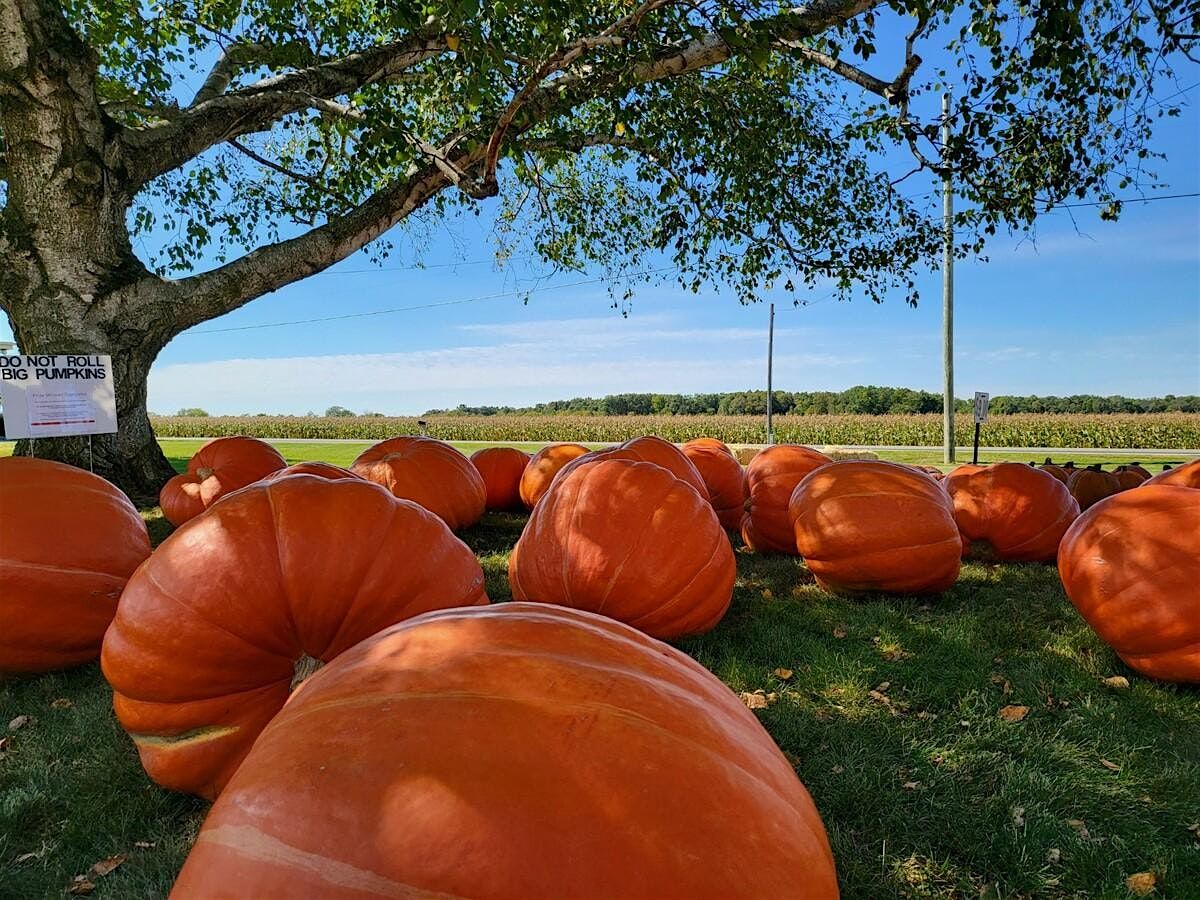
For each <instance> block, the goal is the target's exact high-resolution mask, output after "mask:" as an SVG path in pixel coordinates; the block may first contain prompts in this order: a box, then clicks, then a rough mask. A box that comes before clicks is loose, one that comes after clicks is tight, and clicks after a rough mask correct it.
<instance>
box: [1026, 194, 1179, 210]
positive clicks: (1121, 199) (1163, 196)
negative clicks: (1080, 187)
mask: <svg viewBox="0 0 1200 900" xmlns="http://www.w3.org/2000/svg"><path fill="white" fill-rule="evenodd" d="M1188 197H1200V191H1193V192H1192V193H1190V194H1158V195H1156V196H1154V197H1117V198H1116V199H1114V200H1096V201H1093V202H1089V203H1059V204H1057V205H1055V206H1052V207H1050V208H1051V209H1078V208H1079V207H1081V206H1111V205H1112V204H1114V203H1151V202H1153V201H1155V200H1182V199H1185V198H1188Z"/></svg>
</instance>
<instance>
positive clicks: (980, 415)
mask: <svg viewBox="0 0 1200 900" xmlns="http://www.w3.org/2000/svg"><path fill="white" fill-rule="evenodd" d="M989 398H990V395H989V394H988V393H987V392H986V391H976V392H975V449H974V451H973V452H972V453H971V462H972V463H973V464H975V465H978V464H979V426H980V425H982V424H983V423H984V422H986V421H987V414H988V400H989Z"/></svg>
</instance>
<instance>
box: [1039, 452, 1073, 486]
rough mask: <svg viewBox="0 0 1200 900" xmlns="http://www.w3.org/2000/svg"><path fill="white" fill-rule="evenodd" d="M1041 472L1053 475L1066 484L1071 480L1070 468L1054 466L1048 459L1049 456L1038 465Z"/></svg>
mask: <svg viewBox="0 0 1200 900" xmlns="http://www.w3.org/2000/svg"><path fill="white" fill-rule="evenodd" d="M1038 468H1039V469H1041V470H1042V471H1043V472H1046V473H1047V474H1049V475H1053V476H1054V477H1055V478H1056V479H1058V480H1059V481H1061V482H1062V483H1063V484H1066V483H1067V482H1069V481H1070V480H1071V470H1069V469H1065V468H1063V467H1062V466H1056V465H1055V464H1054V463H1052V462H1051V461H1050V457H1046V461H1045V462H1044V463H1042V464H1041V465H1040V466H1038Z"/></svg>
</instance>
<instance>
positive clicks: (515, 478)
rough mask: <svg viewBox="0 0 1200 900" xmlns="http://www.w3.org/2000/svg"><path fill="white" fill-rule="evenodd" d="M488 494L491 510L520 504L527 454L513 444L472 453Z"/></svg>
mask: <svg viewBox="0 0 1200 900" xmlns="http://www.w3.org/2000/svg"><path fill="white" fill-rule="evenodd" d="M471 462H472V464H474V466H475V469H476V471H478V472H479V477H480V478H482V479H483V485H484V490H485V492H486V494H487V500H486V506H487V508H488V509H490V510H506V509H519V508H520V507H521V505H522V504H521V476H522V475H524V474H525V467H526V466H527V465H529V454H528V453H523V452H522V451H520V450H518V449H517V448H516V447H485V448H484V449H482V450H476V451H475V452H474V453H472V454H471Z"/></svg>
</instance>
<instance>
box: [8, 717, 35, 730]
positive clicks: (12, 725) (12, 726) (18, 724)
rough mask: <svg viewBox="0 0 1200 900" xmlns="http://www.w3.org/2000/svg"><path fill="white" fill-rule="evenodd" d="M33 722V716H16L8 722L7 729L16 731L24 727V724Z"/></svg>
mask: <svg viewBox="0 0 1200 900" xmlns="http://www.w3.org/2000/svg"><path fill="white" fill-rule="evenodd" d="M32 724H33V716H17V717H16V718H15V719H13V720H12V721H11V722H9V723H8V730H9V731H16V730H17V729H19V728H24V727H25V726H26V725H32Z"/></svg>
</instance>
